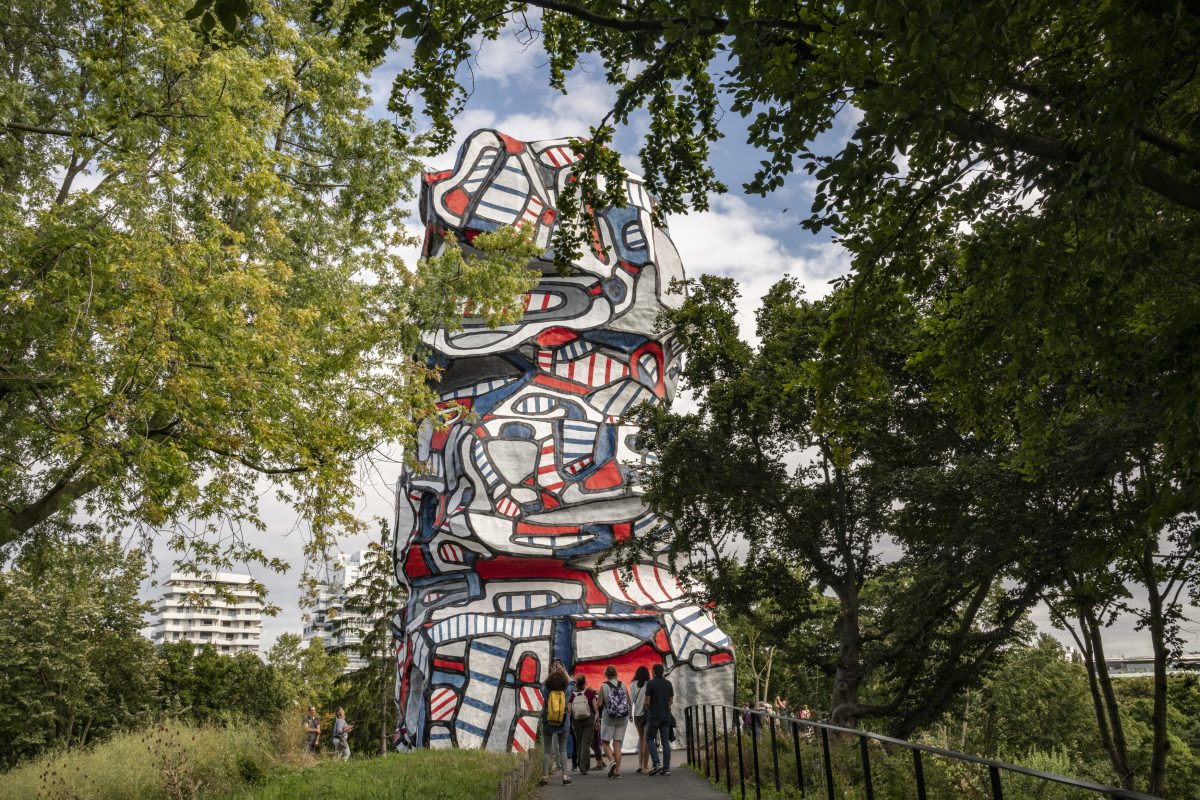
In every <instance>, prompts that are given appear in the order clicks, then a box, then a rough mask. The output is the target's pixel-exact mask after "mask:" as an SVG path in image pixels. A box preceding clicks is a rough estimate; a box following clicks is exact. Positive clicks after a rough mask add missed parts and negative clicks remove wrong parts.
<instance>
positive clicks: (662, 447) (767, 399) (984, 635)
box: [627, 276, 1061, 734]
mask: <svg viewBox="0 0 1200 800" xmlns="http://www.w3.org/2000/svg"><path fill="white" fill-rule="evenodd" d="M853 302H856V297H855V295H854V294H853V293H852V292H850V291H842V292H838V293H836V294H835V295H834V296H832V297H831V298H829V299H826V300H820V301H809V300H806V299H804V298H803V297H802V294H801V292H800V290H799V288H798V287H797V286H796V284H795V282H794V281H791V280H784V281H781V282H780V283H779V284H777V285H776V286H775V287H773V288H772V289H771V290H770V291H769V292H768V294H767V296H766V298H765V299H764V303H763V306H762V308H761V309H760V311H759V313H758V334H759V336H760V338H761V342H762V343H761V345H759V346H758V347H757V348H752V347H750V346H749V345H747V344H746V343H745V342H743V341H741V340H740V338H739V337H738V335H737V326H736V323H735V321H734V315H735V312H736V308H737V292H736V288H735V287H734V285H733V283H732V281H730V280H728V279H724V278H716V277H712V276H704V277H702V278H701V279H699V280H698V281H695V282H693V283H692V284H691V286H690V293H689V296H688V298H687V299H686V300H685V301H684V303H683V305H682V307H681V308H680V309H679V310H677V311H671V312H668V313H667V314H666V322H667V323H668V324H669V325H670V329H671V331H672V333H673V335H675V336H676V337H677V338H678V341H679V342H680V343H681V344H682V345H683V346H684V347H685V348H686V349H687V351H688V354H689V356H688V359H687V362H686V363H685V365H684V370H683V376H682V378H683V381H684V383H685V385H686V386H687V387H688V388H689V389H690V390H691V391H692V392H693V393H694V395H695V397H696V400H697V404H698V409H697V411H696V412H694V413H688V414H677V413H672V412H671V411H669V410H667V409H663V408H647V409H645V410H644V412H643V414H642V416H641V421H642V426H643V427H642V432H641V437H642V444H643V445H644V446H645V447H647V448H648V449H650V450H652V451H654V452H656V453H657V454H658V461H657V463H655V464H654V465H651V466H650V467H648V469H647V475H646V476H645V477H646V480H647V487H648V489H647V493H646V497H647V500H648V501H649V502H650V503H651V504H652V505H653V506H654V507H655V508H656V510H657V511H658V512H659V513H660V514H662V515H663V516H664V518H665V519H666V520H667V521H668V522H669V524H670V528H669V530H664V531H662V532H661V535H662V536H664V537H665V539H666V543H667V545H668V547H669V552H670V553H671V555H672V557H673V558H676V559H678V560H679V562H680V563H679V564H678V567H679V568H681V569H682V570H683V572H684V573H685V574H687V575H688V576H689V577H692V578H695V579H696V580H697V583H698V584H699V585H701V586H703V587H704V592H705V595H706V599H712V600H713V601H715V602H716V603H717V605H718V606H720V607H723V608H726V609H727V610H728V612H729V613H730V614H732V615H734V616H741V617H745V618H746V621H747V624H749V625H752V626H754V627H755V628H756V629H757V630H758V631H759V632H760V634H761V635H762V636H763V637H764V640H765V642H766V643H768V644H772V645H775V646H787V647H788V648H789V650H788V654H787V656H788V658H790V659H793V660H795V661H797V662H799V663H803V664H809V665H813V666H818V667H819V668H821V669H822V670H823V671H825V672H826V674H827V676H828V678H829V680H830V683H831V684H832V694H831V697H830V713H831V717H832V719H834V720H835V721H837V722H839V723H850V724H853V723H854V722H856V721H858V720H859V719H863V718H868V717H885V718H888V720H889V722H888V724H889V726H890V727H891V728H892V729H893V730H894V731H895V732H897V733H901V734H904V733H909V732H911V731H913V730H915V729H916V728H917V727H919V726H920V725H923V724H926V723H928V722H931V721H932V720H933V719H935V718H936V716H937V714H938V713H939V712H940V710H941V709H943V708H945V707H946V705H947V704H948V703H950V702H951V701H952V700H953V698H954V696H955V693H956V692H957V691H959V690H960V689H962V688H963V687H964V686H968V685H971V684H972V683H975V682H977V681H978V680H979V679H980V678H981V676H982V675H983V674H985V672H986V669H987V667H988V664H989V662H990V660H991V659H992V657H993V656H994V655H995V654H996V653H997V651H998V650H999V649H1000V648H1002V647H1004V646H1005V645H1006V644H1007V643H1008V642H1010V641H1011V640H1012V639H1013V638H1014V637H1018V636H1019V635H1020V634H1021V631H1020V630H1019V628H1018V623H1019V622H1020V619H1021V618H1022V616H1023V614H1024V612H1025V611H1026V610H1027V609H1028V608H1029V607H1030V606H1031V605H1032V604H1033V603H1034V602H1036V599H1037V597H1038V593H1039V591H1040V590H1041V589H1042V588H1043V586H1044V580H1045V571H1044V570H1042V571H1038V570H1036V569H1033V568H1029V567H1030V565H1032V564H1033V562H1034V559H1033V558H1022V554H1023V553H1024V552H1025V551H1026V550H1027V549H1030V547H1031V545H1033V547H1032V549H1034V550H1036V551H1038V552H1039V553H1040V554H1041V555H1042V556H1043V557H1045V558H1046V560H1047V562H1049V563H1052V558H1053V557H1052V555H1051V554H1052V553H1053V552H1054V547H1053V546H1050V547H1049V548H1047V547H1046V544H1047V542H1040V541H1038V542H1036V544H1034V543H1033V541H1032V539H1031V535H1032V534H1033V532H1036V534H1037V535H1038V536H1045V537H1046V538H1047V540H1048V542H1050V543H1052V541H1053V538H1054V534H1057V533H1058V532H1059V530H1060V529H1059V528H1058V527H1055V526H1056V525H1059V524H1061V521H1058V520H1057V519H1056V518H1054V517H1053V516H1052V515H1051V514H1048V513H1047V511H1046V509H1045V508H1044V507H1043V501H1042V499H1041V497H1040V496H1039V490H1040V487H1039V486H1038V485H1035V484H1030V483H1028V482H1026V481H1024V480H1022V479H1021V478H1020V477H1019V476H1017V475H1014V474H1011V473H1008V472H1006V471H1005V470H1004V468H1003V455H1004V452H1003V450H1002V449H999V448H996V447H993V446H991V445H990V444H989V443H986V442H980V441H978V440H975V439H972V438H970V437H966V436H963V435H962V434H961V432H960V431H959V430H958V428H957V426H956V424H955V422H956V420H955V419H954V418H953V417H952V416H950V415H947V414H946V413H944V412H943V411H941V410H940V409H939V408H937V407H936V406H935V405H934V404H933V403H931V402H929V401H928V400H927V399H926V393H927V382H928V374H927V373H926V372H925V371H923V370H919V369H914V368H910V367H909V364H908V355H909V354H911V352H912V351H913V348H915V347H916V341H917V340H916V337H917V335H918V334H919V330H920V328H919V326H918V325H917V322H918V321H919V316H918V314H917V310H916V309H915V307H913V306H912V305H911V304H909V303H908V302H907V301H906V300H905V298H904V296H903V295H902V294H900V293H897V294H895V295H893V300H892V308H891V312H890V316H889V317H888V318H887V320H886V323H885V324H879V325H877V326H876V327H875V328H874V329H873V330H872V331H871V335H870V337H869V338H867V337H863V338H862V339H861V340H860V347H861V352H862V354H863V356H862V359H861V364H862V366H861V369H860V370H859V371H858V372H857V373H856V374H855V376H854V380H855V383H849V384H847V385H845V386H839V387H838V389H839V393H838V402H837V407H838V409H839V415H840V417H839V419H838V420H837V421H836V422H837V426H838V427H839V428H840V429H842V430H852V431H853V434H851V435H847V434H839V435H835V434H834V433H832V432H831V431H832V427H831V426H830V425H829V424H828V422H823V421H822V419H821V417H820V415H819V413H818V411H819V409H818V405H817V403H816V396H817V393H818V391H820V384H819V377H820V374H821V370H822V367H823V366H824V365H825V362H826V359H827V358H828V355H827V354H826V352H825V351H824V350H823V349H822V344H823V342H824V341H825V339H826V337H827V336H828V335H829V331H830V328H831V326H832V325H834V324H836V321H837V319H838V312H839V310H840V309H841V308H842V307H844V305H845V304H849V303H853ZM1032 520H1036V521H1037V522H1038V524H1037V525H1029V524H1028V523H1030V522H1031V521H1032ZM998 525H1003V526H1004V528H1003V530H1004V533H1005V535H1004V536H997V535H996V534H997V530H998ZM885 542H890V543H891V544H892V550H893V552H894V554H893V555H892V556H891V557H889V558H886V559H885V558H884V557H883V554H882V549H881V548H882V545H883V544H884V543H885ZM642 545H643V543H642V542H638V541H632V540H631V541H630V542H629V543H628V545H627V546H628V547H629V548H631V549H633V550H637V549H638V548H640V547H641V546H642ZM685 556H687V558H685ZM1021 560H1023V561H1024V562H1025V563H1024V564H1023V566H1025V567H1027V569H1025V570H1024V571H1022V572H1018V571H1016V570H1014V569H1013V568H1014V566H1015V565H1016V564H1017V563H1019V561H1021ZM1002 579H1008V580H1009V581H1010V583H1011V588H1009V589H1008V590H1001V589H1000V586H999V582H1000V581H1001V580H1002ZM768 601H769V602H768ZM767 610H769V613H765V612H766V611H767ZM809 632H811V635H806V634H808V633H809ZM764 677H765V676H764ZM865 689H869V691H865V692H864V690H865Z"/></svg>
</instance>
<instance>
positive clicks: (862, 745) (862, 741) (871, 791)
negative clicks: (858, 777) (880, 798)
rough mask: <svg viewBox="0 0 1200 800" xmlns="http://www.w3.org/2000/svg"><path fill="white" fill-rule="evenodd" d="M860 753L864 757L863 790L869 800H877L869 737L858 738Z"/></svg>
mask: <svg viewBox="0 0 1200 800" xmlns="http://www.w3.org/2000/svg"><path fill="white" fill-rule="evenodd" d="M858 752H859V754H860V755H861V756H862V768H863V788H864V789H865V790H866V792H867V800H875V784H873V783H872V782H871V755H870V753H869V752H868V751H867V737H865V736H860V737H858Z"/></svg>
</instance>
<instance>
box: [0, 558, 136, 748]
mask: <svg viewBox="0 0 1200 800" xmlns="http://www.w3.org/2000/svg"><path fill="white" fill-rule="evenodd" d="M144 578H145V560H144V558H143V557H142V556H141V554H140V553H137V552H131V553H125V552H123V551H122V549H121V547H120V545H119V544H118V543H117V542H115V541H111V540H105V539H99V538H97V539H91V540H84V541H74V542H68V543H42V544H41V546H39V547H37V548H32V549H31V550H30V551H29V552H27V553H26V554H25V556H24V557H23V558H22V559H21V560H20V561H19V562H18V563H17V564H15V565H14V566H12V568H10V569H9V570H7V571H5V572H3V573H0V762H2V763H5V764H12V763H13V762H14V761H15V760H17V759H20V758H27V757H29V756H32V755H36V754H37V753H39V752H41V751H43V750H45V749H48V748H50V747H55V746H57V747H72V746H78V745H83V744H87V743H88V742H91V741H93V740H95V739H97V738H101V737H103V736H104V735H106V734H108V733H110V732H112V731H114V730H120V729H123V728H128V727H132V726H135V725H138V724H141V723H144V722H146V721H148V720H149V718H150V716H151V715H152V714H153V713H154V712H155V710H156V708H157V698H158V683H157V680H156V676H155V672H156V670H155V659H154V648H153V646H152V645H151V644H150V641H149V640H148V639H146V638H144V637H143V636H142V635H141V628H142V625H143V616H144V614H145V613H146V612H147V611H148V610H149V606H148V604H146V603H143V602H142V601H140V600H139V599H138V588H139V585H140V583H141V581H142V580H143V579H144Z"/></svg>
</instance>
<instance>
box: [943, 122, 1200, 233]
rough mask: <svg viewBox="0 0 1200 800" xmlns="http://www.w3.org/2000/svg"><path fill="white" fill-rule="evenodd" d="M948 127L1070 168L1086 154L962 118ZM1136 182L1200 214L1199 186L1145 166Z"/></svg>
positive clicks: (975, 139) (978, 141) (973, 138)
mask: <svg viewBox="0 0 1200 800" xmlns="http://www.w3.org/2000/svg"><path fill="white" fill-rule="evenodd" d="M945 125H946V130H948V131H949V132H950V133H951V134H953V135H954V136H956V137H958V138H959V139H960V140H963V141H966V142H972V143H974V144H978V145H984V146H990V147H999V148H1002V149H1008V150H1016V151H1018V152H1021V153H1024V154H1026V155H1030V156H1034V157H1036V158H1044V159H1048V160H1050V161H1060V162H1063V163H1067V164H1075V163H1078V162H1080V161H1082V160H1083V154H1082V153H1081V152H1080V151H1079V150H1078V149H1077V148H1075V147H1073V146H1072V145H1070V144H1067V143H1065V142H1060V141H1058V140H1055V139H1050V138H1048V137H1045V136H1041V135H1039V134H1035V133H1024V132H1021V131H1014V130H1011V129H1009V128H1005V127H1004V126H1002V125H997V124H996V123H994V122H985V121H983V120H978V119H967V118H965V117H961V116H960V117H950V118H949V119H947V120H946V121H945ZM1137 179H1138V183H1139V184H1140V185H1141V186H1142V187H1143V188H1145V189H1149V190H1150V191H1151V192H1154V193H1155V194H1157V195H1160V196H1161V197H1163V198H1165V199H1167V200H1169V201H1171V202H1172V203H1175V204H1176V205H1180V206H1183V207H1185V208H1190V209H1193V210H1196V211H1200V186H1197V185H1195V184H1192V183H1188V182H1187V181H1184V180H1181V179H1179V178H1177V177H1175V176H1174V175H1172V174H1171V173H1169V172H1167V171H1166V170H1164V169H1162V168H1160V167H1156V166H1154V165H1152V164H1144V163H1143V164H1141V165H1140V166H1138V167H1137Z"/></svg>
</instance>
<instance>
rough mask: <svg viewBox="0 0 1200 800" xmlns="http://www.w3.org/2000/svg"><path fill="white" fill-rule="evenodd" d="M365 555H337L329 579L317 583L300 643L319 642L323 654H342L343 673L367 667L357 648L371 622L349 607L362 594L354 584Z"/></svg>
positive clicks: (363, 553)
mask: <svg viewBox="0 0 1200 800" xmlns="http://www.w3.org/2000/svg"><path fill="white" fill-rule="evenodd" d="M368 555H369V553H368V551H366V550H360V551H358V552H357V553H339V554H338V556H337V559H336V560H335V561H334V563H333V564H332V568H331V570H330V572H329V579H328V580H326V581H323V582H321V583H319V584H317V597H316V606H314V607H313V610H312V611H311V612H310V613H309V614H307V615H306V620H305V623H304V643H305V644H306V645H307V644H308V642H309V641H311V640H312V639H320V640H321V642H322V644H324V645H325V650H326V651H327V652H330V653H341V654H342V655H344V656H345V657H346V669H345V670H344V672H354V671H355V670H359V669H362V668H363V667H365V666H366V665H367V662H366V661H365V660H364V659H363V657H362V656H361V655H360V654H359V651H358V648H359V645H360V644H361V643H362V640H363V634H364V633H365V632H366V630H367V628H368V627H370V624H371V622H370V621H369V620H367V619H366V617H364V616H363V615H362V614H361V613H359V612H357V611H354V610H352V608H351V607H352V606H353V605H354V604H355V601H360V600H361V598H362V596H363V594H364V593H365V592H364V590H363V589H362V588H361V587H358V586H357V584H358V580H359V576H360V575H361V574H362V567H363V564H364V563H365V561H366V559H367V558H368Z"/></svg>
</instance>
